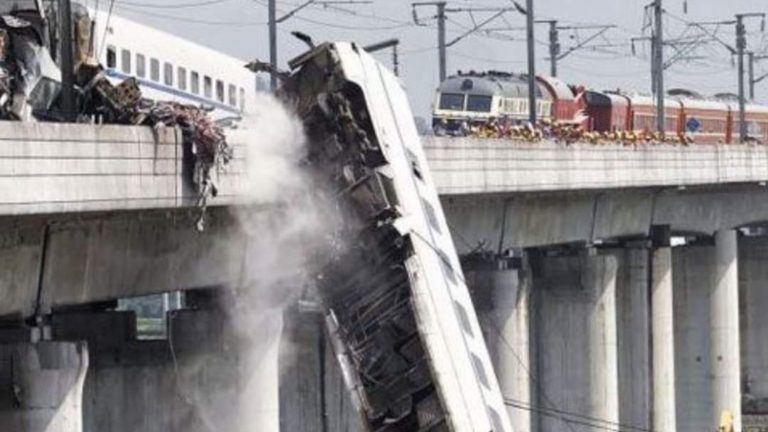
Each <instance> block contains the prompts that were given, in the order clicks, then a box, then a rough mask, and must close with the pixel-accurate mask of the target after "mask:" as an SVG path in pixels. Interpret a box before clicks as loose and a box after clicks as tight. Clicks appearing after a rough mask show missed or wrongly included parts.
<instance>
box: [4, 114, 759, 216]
mask: <svg viewBox="0 0 768 432" xmlns="http://www.w3.org/2000/svg"><path fill="white" fill-rule="evenodd" d="M0 137H2V138H0V215H31V214H51V213H73V212H87V211H125V210H133V209H168V208H179V207H185V206H190V205H193V204H194V202H195V199H196V198H197V196H196V194H195V191H194V190H193V189H192V188H191V187H189V185H188V182H186V181H185V180H184V176H183V170H184V164H183V156H184V155H183V149H182V146H181V137H180V133H179V132H178V131H177V130H174V129H170V128H168V129H158V130H153V129H151V128H147V127H126V126H111V125H104V126H91V125H66V124H53V123H17V122H0ZM229 141H230V142H231V143H232V144H233V145H234V146H235V147H236V151H235V160H234V161H233V162H232V164H230V166H229V167H228V168H227V169H226V170H225V171H224V172H223V173H222V175H221V178H220V181H219V183H220V190H221V195H220V196H219V197H218V198H216V199H213V200H212V201H211V205H214V206H216V205H228V204H232V203H233V202H234V200H235V198H236V196H238V195H240V194H242V192H243V190H244V189H243V188H244V187H245V184H244V174H245V171H244V166H243V160H244V159H243V158H244V154H243V153H244V152H243V149H244V146H245V145H247V143H246V142H245V135H244V134H242V133H241V132H239V131H232V132H231V133H230V138H229ZM424 146H425V149H426V151H427V156H428V158H429V161H430V168H431V170H432V173H433V175H434V178H435V181H436V183H437V185H438V189H439V191H440V193H441V194H443V195H444V196H454V195H478V194H510V193H532V192H534V193H535V192H563V191H577V190H581V191H583V190H609V189H623V188H641V187H646V188H647V187H680V186H700V185H722V184H734V183H760V182H763V181H765V180H768V147H766V146H734V145H691V146H687V147H686V146H671V145H637V146H624V145H616V144H611V145H590V144H574V145H565V144H561V143H554V142H540V143H522V142H512V141H508V140H478V139H464V138H436V137H426V138H425V139H424Z"/></svg>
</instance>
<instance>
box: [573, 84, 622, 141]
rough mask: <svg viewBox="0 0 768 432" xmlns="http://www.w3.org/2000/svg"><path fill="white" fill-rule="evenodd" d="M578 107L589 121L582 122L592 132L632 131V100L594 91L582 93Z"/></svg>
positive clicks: (618, 95) (615, 94) (578, 100)
mask: <svg viewBox="0 0 768 432" xmlns="http://www.w3.org/2000/svg"><path fill="white" fill-rule="evenodd" d="M577 105H578V107H579V109H581V110H582V112H583V113H584V115H585V116H586V117H587V119H586V120H585V121H584V122H582V125H583V127H584V129H585V130H587V131H590V132H621V131H626V130H629V129H630V125H631V122H630V119H631V115H630V109H631V106H632V104H631V102H630V99H629V98H628V97H627V96H625V95H622V94H618V93H603V92H596V91H592V90H586V91H584V92H582V93H581V94H580V95H579V96H578V98H577Z"/></svg>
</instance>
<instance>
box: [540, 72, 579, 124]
mask: <svg viewBox="0 0 768 432" xmlns="http://www.w3.org/2000/svg"><path fill="white" fill-rule="evenodd" d="M536 80H537V81H538V82H539V84H540V85H541V86H543V87H544V89H545V90H546V91H547V92H548V93H549V94H550V96H551V98H552V118H554V119H556V120H559V121H565V122H568V121H571V120H573V118H574V116H575V115H576V111H578V110H579V107H578V106H577V103H576V95H575V94H574V91H573V89H572V88H571V87H570V86H569V85H568V84H566V83H565V82H564V81H561V80H559V79H557V78H553V77H547V76H539V77H536Z"/></svg>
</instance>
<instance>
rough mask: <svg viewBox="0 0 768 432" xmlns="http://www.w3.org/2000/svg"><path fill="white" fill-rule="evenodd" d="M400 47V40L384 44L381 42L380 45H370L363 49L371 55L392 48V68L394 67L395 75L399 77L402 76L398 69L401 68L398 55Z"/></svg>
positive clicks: (388, 41) (384, 42)
mask: <svg viewBox="0 0 768 432" xmlns="http://www.w3.org/2000/svg"><path fill="white" fill-rule="evenodd" d="M398 45H400V40H399V39H387V40H385V41H382V42H379V43H375V44H371V45H368V46H366V47H363V49H364V50H366V51H368V52H369V53H372V52H376V51H381V50H383V49H387V48H390V47H391V48H392V67H393V69H394V71H395V75H396V76H399V75H400V71H399V70H398V68H399V63H400V61H399V59H398V55H397V46H398Z"/></svg>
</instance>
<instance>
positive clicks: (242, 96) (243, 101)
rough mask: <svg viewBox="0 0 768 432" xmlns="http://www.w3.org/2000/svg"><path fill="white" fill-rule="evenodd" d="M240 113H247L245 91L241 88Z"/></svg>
mask: <svg viewBox="0 0 768 432" xmlns="http://www.w3.org/2000/svg"><path fill="white" fill-rule="evenodd" d="M240 111H245V89H244V88H242V87H240Z"/></svg>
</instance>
